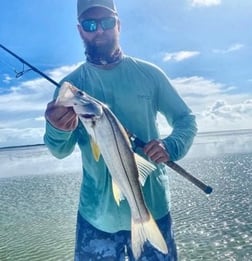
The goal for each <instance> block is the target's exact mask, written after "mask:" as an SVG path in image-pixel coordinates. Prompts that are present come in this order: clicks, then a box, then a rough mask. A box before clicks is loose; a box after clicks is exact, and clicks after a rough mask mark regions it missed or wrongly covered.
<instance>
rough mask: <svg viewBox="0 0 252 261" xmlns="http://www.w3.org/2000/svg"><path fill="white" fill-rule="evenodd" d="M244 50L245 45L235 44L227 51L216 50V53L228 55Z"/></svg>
mask: <svg viewBox="0 0 252 261" xmlns="http://www.w3.org/2000/svg"><path fill="white" fill-rule="evenodd" d="M242 48H244V44H240V43H235V44H232V45H230V46H229V47H227V48H226V49H214V50H213V52H214V53H221V54H226V53H231V52H236V51H239V50H241V49H242Z"/></svg>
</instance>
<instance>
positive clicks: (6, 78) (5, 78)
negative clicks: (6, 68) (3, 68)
mask: <svg viewBox="0 0 252 261" xmlns="http://www.w3.org/2000/svg"><path fill="white" fill-rule="evenodd" d="M3 77H4V79H3V82H4V83H6V84H8V83H10V82H11V80H12V77H10V76H9V75H8V74H4V75H3Z"/></svg>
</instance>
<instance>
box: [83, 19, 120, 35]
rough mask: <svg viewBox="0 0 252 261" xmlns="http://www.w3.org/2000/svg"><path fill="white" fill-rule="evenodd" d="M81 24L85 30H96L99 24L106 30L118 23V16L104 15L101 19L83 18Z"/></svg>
mask: <svg viewBox="0 0 252 261" xmlns="http://www.w3.org/2000/svg"><path fill="white" fill-rule="evenodd" d="M80 24H81V26H82V28H83V30H84V31H85V32H89V33H90V32H95V31H97V29H98V25H100V26H101V28H102V29H103V30H104V31H106V30H110V29H113V28H114V27H115V25H116V18H115V17H104V18H101V19H86V20H83V21H82V22H81V23H80Z"/></svg>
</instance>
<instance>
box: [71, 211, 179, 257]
mask: <svg viewBox="0 0 252 261" xmlns="http://www.w3.org/2000/svg"><path fill="white" fill-rule="evenodd" d="M157 224H158V226H159V228H160V230H161V232H162V234H163V236H164V239H165V241H166V243H167V246H168V249H169V253H168V254H167V255H164V254H162V253H161V252H159V251H158V250H157V249H155V248H154V247H153V246H152V245H151V244H150V243H149V242H146V243H145V245H144V251H143V252H142V255H141V256H140V258H139V259H138V260H139V261H158V260H160V261H161V260H162V261H176V260H177V250H176V244H175V240H174V237H173V231H172V222H171V217H170V214H168V215H167V216H165V217H163V218H161V219H159V220H157ZM74 260H75V261H98V260H102V261H134V260H135V259H134V257H133V255H132V251H131V233H130V231H119V232H117V233H106V232H103V231H101V230H98V229H96V228H95V227H93V226H92V225H90V224H89V223H88V222H87V221H86V220H84V219H83V218H82V217H81V215H80V214H79V213H78V217H77V228H76V244H75V259H74Z"/></svg>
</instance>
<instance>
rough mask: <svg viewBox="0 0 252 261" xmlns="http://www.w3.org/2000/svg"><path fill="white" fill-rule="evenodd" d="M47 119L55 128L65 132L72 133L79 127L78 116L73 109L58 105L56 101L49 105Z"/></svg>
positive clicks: (46, 113) (46, 112)
mask: <svg viewBox="0 0 252 261" xmlns="http://www.w3.org/2000/svg"><path fill="white" fill-rule="evenodd" d="M45 118H46V120H48V121H49V122H50V123H51V124H52V125H53V126H54V127H55V128H57V129H60V130H64V131H72V130H74V129H75V128H76V127H77V125H78V116H77V114H76V113H75V112H74V110H73V107H65V106H62V105H57V104H55V100H53V101H51V102H49V103H48V104H47V108H46V111H45Z"/></svg>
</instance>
